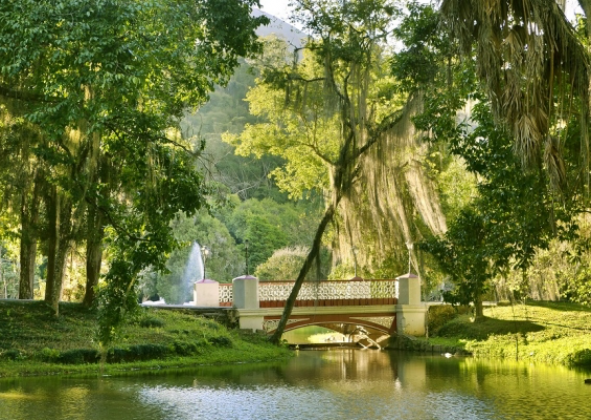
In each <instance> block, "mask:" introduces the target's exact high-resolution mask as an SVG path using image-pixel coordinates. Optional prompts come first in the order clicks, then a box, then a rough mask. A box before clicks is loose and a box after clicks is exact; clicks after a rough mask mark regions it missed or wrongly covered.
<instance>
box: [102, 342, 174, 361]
mask: <svg viewBox="0 0 591 420" xmlns="http://www.w3.org/2000/svg"><path fill="white" fill-rule="evenodd" d="M169 353H170V350H169V349H168V347H166V346H163V345H160V344H137V345H134V346H130V347H128V348H120V347H115V348H113V349H110V350H109V353H108V354H107V362H108V363H121V362H135V361H139V360H152V359H159V358H162V357H164V356H166V355H167V354H169Z"/></svg>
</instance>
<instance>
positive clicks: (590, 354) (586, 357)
mask: <svg viewBox="0 0 591 420" xmlns="http://www.w3.org/2000/svg"><path fill="white" fill-rule="evenodd" d="M571 364H573V365H574V366H587V367H591V350H589V349H584V350H581V351H578V352H576V353H575V354H573V355H572V359H571Z"/></svg>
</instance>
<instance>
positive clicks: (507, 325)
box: [437, 316, 545, 340]
mask: <svg viewBox="0 0 591 420" xmlns="http://www.w3.org/2000/svg"><path fill="white" fill-rule="evenodd" d="M544 329H545V327H544V326H542V325H539V324H536V323H534V322H531V321H513V320H511V321H508V320H501V319H495V318H488V317H485V318H483V319H482V320H480V321H479V322H476V323H474V322H472V321H471V320H470V318H469V317H468V316H459V317H457V318H456V319H454V320H453V321H450V322H448V323H447V324H445V325H444V326H443V327H441V328H440V329H439V331H438V332H437V336H439V337H454V338H462V339H467V340H486V339H487V338H488V337H490V336H491V335H507V334H517V333H519V334H526V333H529V332H538V331H542V330H544Z"/></svg>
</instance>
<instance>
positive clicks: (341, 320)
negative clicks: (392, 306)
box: [263, 313, 396, 335]
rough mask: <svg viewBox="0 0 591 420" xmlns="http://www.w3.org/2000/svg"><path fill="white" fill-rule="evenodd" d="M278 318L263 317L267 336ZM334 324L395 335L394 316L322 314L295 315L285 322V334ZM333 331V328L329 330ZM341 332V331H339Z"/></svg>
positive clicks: (274, 327)
mask: <svg viewBox="0 0 591 420" xmlns="http://www.w3.org/2000/svg"><path fill="white" fill-rule="evenodd" d="M280 319H281V317H280V316H265V317H264V321H263V328H264V329H265V331H266V332H267V333H268V334H272V333H274V332H275V330H276V329H277V325H278V324H279V320H280ZM335 324H344V325H356V326H361V327H364V328H369V329H371V330H374V331H377V332H380V333H382V334H387V335H392V334H395V333H396V314H395V313H384V314H371V315H368V314H347V315H344V314H324V315H310V316H307V315H295V316H291V317H290V318H289V320H288V321H287V325H286V327H285V332H288V331H292V330H296V329H299V328H304V327H311V326H327V325H335ZM329 329H334V328H329ZM339 332H341V331H339Z"/></svg>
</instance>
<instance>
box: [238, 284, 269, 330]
mask: <svg viewBox="0 0 591 420" xmlns="http://www.w3.org/2000/svg"><path fill="white" fill-rule="evenodd" d="M232 294H233V295H234V308H236V309H237V310H238V316H239V325H240V329H243V330H253V331H254V330H262V329H263V321H264V317H263V316H261V315H260V314H252V313H250V314H247V312H249V310H253V309H254V310H256V309H259V279H258V278H256V277H254V276H240V277H236V278H235V279H233V280H232Z"/></svg>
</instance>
